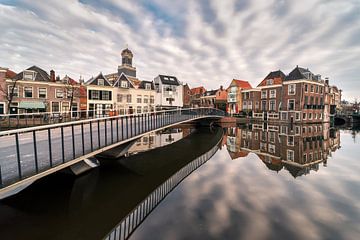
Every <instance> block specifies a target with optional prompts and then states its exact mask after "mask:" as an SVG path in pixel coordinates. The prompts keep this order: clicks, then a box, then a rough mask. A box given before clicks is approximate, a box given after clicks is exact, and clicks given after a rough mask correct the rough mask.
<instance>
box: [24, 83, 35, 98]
mask: <svg viewBox="0 0 360 240" xmlns="http://www.w3.org/2000/svg"><path fill="white" fill-rule="evenodd" d="M25 88H31V97H27V96H26V95H25ZM23 94H24V95H23V96H24V98H34V88H33V87H29V86H24V87H23Z"/></svg>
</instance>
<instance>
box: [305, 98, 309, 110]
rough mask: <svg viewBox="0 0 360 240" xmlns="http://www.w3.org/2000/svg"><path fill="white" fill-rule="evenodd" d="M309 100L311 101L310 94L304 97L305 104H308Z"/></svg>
mask: <svg viewBox="0 0 360 240" xmlns="http://www.w3.org/2000/svg"><path fill="white" fill-rule="evenodd" d="M308 102H309V97H308V96H305V98H304V104H305V105H307V104H309V103H308ZM305 108H306V107H305Z"/></svg>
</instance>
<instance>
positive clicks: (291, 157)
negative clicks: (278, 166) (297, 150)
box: [287, 150, 294, 161]
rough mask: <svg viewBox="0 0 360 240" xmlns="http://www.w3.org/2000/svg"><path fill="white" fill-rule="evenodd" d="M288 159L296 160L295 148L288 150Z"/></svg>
mask: <svg viewBox="0 0 360 240" xmlns="http://www.w3.org/2000/svg"><path fill="white" fill-rule="evenodd" d="M287 160H288V161H294V151H293V150H287Z"/></svg>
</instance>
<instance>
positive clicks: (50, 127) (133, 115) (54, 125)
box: [0, 107, 223, 137]
mask: <svg viewBox="0 0 360 240" xmlns="http://www.w3.org/2000/svg"><path fill="white" fill-rule="evenodd" d="M195 109H196V110H197V109H208V110H210V109H211V110H217V111H221V112H223V111H222V110H219V109H215V108H210V107H199V108H179V109H170V110H161V111H154V112H147V113H133V114H125V115H116V116H109V117H100V118H91V119H85V120H75V121H71V122H65V123H55V124H47V125H43V126H36V127H27V128H20V129H13V130H6V131H0V137H1V136H4V135H10V134H15V133H25V132H31V131H37V130H45V129H52V128H58V127H66V126H71V125H79V124H82V123H89V122H97V121H103V120H109V119H118V118H123V117H137V116H141V115H153V114H158V113H166V112H178V111H188V110H195Z"/></svg>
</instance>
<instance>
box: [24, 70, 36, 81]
mask: <svg viewBox="0 0 360 240" xmlns="http://www.w3.org/2000/svg"><path fill="white" fill-rule="evenodd" d="M35 77H36V72H34V71H29V70H25V71H24V72H23V78H24V80H30V81H35Z"/></svg>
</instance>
